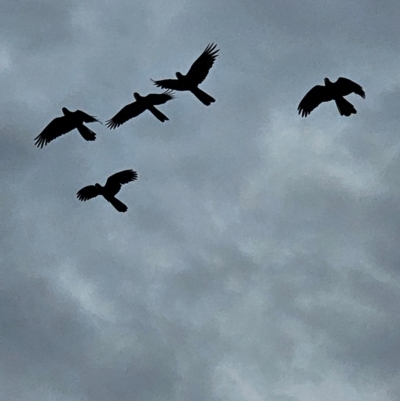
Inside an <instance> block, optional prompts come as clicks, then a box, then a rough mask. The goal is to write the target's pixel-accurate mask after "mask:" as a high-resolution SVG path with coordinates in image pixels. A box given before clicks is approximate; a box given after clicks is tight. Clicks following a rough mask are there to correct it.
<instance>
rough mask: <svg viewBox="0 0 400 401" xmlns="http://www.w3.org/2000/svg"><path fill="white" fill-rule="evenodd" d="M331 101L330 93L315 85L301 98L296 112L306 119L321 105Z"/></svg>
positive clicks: (323, 87) (324, 88)
mask: <svg viewBox="0 0 400 401" xmlns="http://www.w3.org/2000/svg"><path fill="white" fill-rule="evenodd" d="M332 99H333V98H332V96H331V94H330V91H328V90H327V89H326V87H325V86H321V85H316V86H314V87H313V88H312V89H311V90H309V91H308V92H307V94H306V95H305V96H304V97H303V99H302V100H301V102H300V104H299V107H298V108H297V110H298V112H299V114H301V116H302V117H307V116H308V115H309V114H310V113H311V112H312V111H313V110H314V109H315V108H316V107H318V106H319V105H320V104H321V103H323V102H328V101H330V100H332Z"/></svg>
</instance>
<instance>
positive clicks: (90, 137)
mask: <svg viewBox="0 0 400 401" xmlns="http://www.w3.org/2000/svg"><path fill="white" fill-rule="evenodd" d="M78 131H79V133H80V134H81V135H82V137H83V139H85V140H86V141H94V140H95V139H96V134H95V133H94V132H93V131H92V130H91V129H89V128H88V127H85V126H84V125H83V124H82V125H79V126H78Z"/></svg>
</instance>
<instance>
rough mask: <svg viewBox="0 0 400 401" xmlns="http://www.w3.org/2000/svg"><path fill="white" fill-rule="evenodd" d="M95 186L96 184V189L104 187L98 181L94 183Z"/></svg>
mask: <svg viewBox="0 0 400 401" xmlns="http://www.w3.org/2000/svg"><path fill="white" fill-rule="evenodd" d="M94 186H95V188H96V189H101V188H103V187H102V186H101V185H100V184H99V183H97V182H96V184H94Z"/></svg>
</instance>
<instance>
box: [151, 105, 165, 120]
mask: <svg viewBox="0 0 400 401" xmlns="http://www.w3.org/2000/svg"><path fill="white" fill-rule="evenodd" d="M148 109H149V111H150V112H151V113H153V115H154V117H156V118H158V119H159V120H160V121H161V122H162V123H163V122H164V121H168V120H169V118H168V117H167V116H166V115H165V114H163V113H161V111H160V110H158V109H156V108H155V107H154V106H149V108H148Z"/></svg>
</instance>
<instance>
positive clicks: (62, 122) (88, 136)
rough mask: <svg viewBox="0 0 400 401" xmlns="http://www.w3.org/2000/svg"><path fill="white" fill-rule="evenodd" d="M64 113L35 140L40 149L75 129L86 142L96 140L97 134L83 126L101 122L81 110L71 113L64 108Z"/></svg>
mask: <svg viewBox="0 0 400 401" xmlns="http://www.w3.org/2000/svg"><path fill="white" fill-rule="evenodd" d="M62 112H63V114H64V115H63V116H62V117H56V118H55V119H54V120H52V121H51V122H50V123H49V124H48V125H47V126H46V128H44V130H43V131H42V132H41V133H40V134H39V135H38V136H37V137H36V138H35V139H34V141H35V145H36V146H37V147H38V148H43V146H46V145H47V144H48V143H49V142H51V141H53V140H54V139H56V138H58V137H59V136H61V135H64V134H66V133H68V132H70V131H72V130H73V129H75V128H76V129H77V130H78V131H79V133H80V134H81V135H82V137H83V139H85V140H86V141H94V140H95V139H96V134H95V133H94V132H93V131H92V130H90V129H89V128H88V127H86V126H85V125H83V123H93V122H98V123H100V124H102V123H101V122H100V121H99V120H97V119H96V118H95V117H93V116H90V115H89V114H86V113H85V112H83V111H81V110H76V111H69V110H68V109H67V108H66V107H63V108H62Z"/></svg>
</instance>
